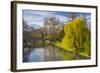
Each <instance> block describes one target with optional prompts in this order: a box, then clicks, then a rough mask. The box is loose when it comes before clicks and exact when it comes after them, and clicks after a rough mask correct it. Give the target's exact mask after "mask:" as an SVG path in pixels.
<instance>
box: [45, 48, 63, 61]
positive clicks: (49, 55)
mask: <svg viewBox="0 0 100 73" xmlns="http://www.w3.org/2000/svg"><path fill="white" fill-rule="evenodd" d="M44 49H45V50H44V60H45V61H59V60H63V57H62V54H61V49H59V48H57V47H54V46H47V47H45V48H44Z"/></svg>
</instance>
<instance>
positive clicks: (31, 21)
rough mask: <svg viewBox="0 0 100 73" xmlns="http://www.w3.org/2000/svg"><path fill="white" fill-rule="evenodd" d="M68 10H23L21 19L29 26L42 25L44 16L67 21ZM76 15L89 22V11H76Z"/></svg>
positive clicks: (37, 26) (36, 26) (62, 21)
mask: <svg viewBox="0 0 100 73" xmlns="http://www.w3.org/2000/svg"><path fill="white" fill-rule="evenodd" d="M69 13H70V12H60V11H39V10H23V14H22V15H23V19H24V20H25V21H26V22H27V24H28V25H29V26H33V27H34V28H39V27H43V22H44V18H46V17H52V16H54V17H57V18H58V19H59V21H60V22H61V23H63V24H64V23H67V22H68V21H69ZM76 16H85V18H86V20H87V23H88V24H90V23H91V14H90V13H76Z"/></svg>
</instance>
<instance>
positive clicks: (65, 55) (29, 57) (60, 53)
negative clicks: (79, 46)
mask: <svg viewBox="0 0 100 73" xmlns="http://www.w3.org/2000/svg"><path fill="white" fill-rule="evenodd" d="M77 59H86V58H85V57H82V56H79V58H77ZM61 60H76V58H75V53H72V52H68V51H65V50H63V49H61V48H58V47H54V46H47V47H39V48H24V52H23V62H42V61H61Z"/></svg>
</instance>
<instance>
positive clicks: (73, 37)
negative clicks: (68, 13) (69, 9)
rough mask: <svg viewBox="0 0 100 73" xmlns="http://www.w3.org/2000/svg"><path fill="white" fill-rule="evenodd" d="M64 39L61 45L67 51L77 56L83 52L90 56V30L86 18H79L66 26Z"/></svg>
mask: <svg viewBox="0 0 100 73" xmlns="http://www.w3.org/2000/svg"><path fill="white" fill-rule="evenodd" d="M64 33H65V35H64V38H63V39H62V42H61V44H60V47H62V48H63V49H65V50H70V51H75V53H76V55H78V54H79V52H83V53H84V54H86V55H88V56H89V55H90V46H91V45H90V42H91V41H90V40H91V37H90V29H88V28H87V25H86V21H85V19H84V17H77V18H75V19H73V20H72V21H70V22H68V23H67V24H65V25H64ZM83 49H84V51H82V50H83Z"/></svg>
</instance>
